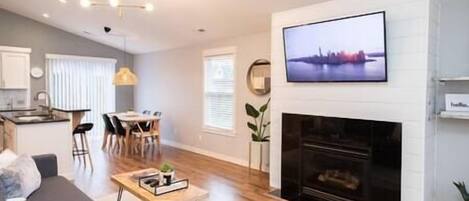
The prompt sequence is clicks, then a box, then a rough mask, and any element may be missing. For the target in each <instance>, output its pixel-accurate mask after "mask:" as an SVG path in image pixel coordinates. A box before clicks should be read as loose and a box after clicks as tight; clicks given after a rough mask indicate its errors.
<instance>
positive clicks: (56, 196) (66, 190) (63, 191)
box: [28, 176, 92, 201]
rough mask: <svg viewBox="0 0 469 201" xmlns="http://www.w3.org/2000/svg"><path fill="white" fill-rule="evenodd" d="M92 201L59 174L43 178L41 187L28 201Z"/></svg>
mask: <svg viewBox="0 0 469 201" xmlns="http://www.w3.org/2000/svg"><path fill="white" fill-rule="evenodd" d="M56 200H57V201H58V200H66V201H92V200H91V198H89V197H88V196H87V195H85V194H84V193H83V192H81V191H80V189H78V188H77V187H76V186H75V185H74V184H73V183H71V182H70V181H68V180H67V179H66V178H64V177H61V176H57V177H49V178H45V179H42V183H41V187H40V188H39V189H38V190H37V191H36V192H34V193H33V194H31V196H29V198H28V201H56Z"/></svg>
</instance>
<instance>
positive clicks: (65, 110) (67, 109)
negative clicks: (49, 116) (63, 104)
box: [40, 105, 91, 112]
mask: <svg viewBox="0 0 469 201" xmlns="http://www.w3.org/2000/svg"><path fill="white" fill-rule="evenodd" d="M40 106H41V107H43V108H47V106H45V105H40ZM52 109H53V110H56V111H60V112H89V111H91V109H88V108H60V107H52Z"/></svg>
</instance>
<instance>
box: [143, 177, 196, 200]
mask: <svg viewBox="0 0 469 201" xmlns="http://www.w3.org/2000/svg"><path fill="white" fill-rule="evenodd" d="M138 186H139V187H140V188H143V189H145V190H147V191H148V192H150V193H152V194H153V195H155V196H159V195H163V194H166V193H171V192H174V191H178V190H182V189H187V188H189V179H176V180H173V181H171V184H169V185H167V184H162V183H161V182H160V181H159V175H158V174H154V175H148V176H143V177H140V178H139V179H138Z"/></svg>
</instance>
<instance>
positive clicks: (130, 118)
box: [108, 112, 160, 155]
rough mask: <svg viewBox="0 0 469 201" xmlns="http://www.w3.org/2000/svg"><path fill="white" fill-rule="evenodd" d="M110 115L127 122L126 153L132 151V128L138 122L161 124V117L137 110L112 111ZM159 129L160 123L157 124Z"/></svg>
mask: <svg viewBox="0 0 469 201" xmlns="http://www.w3.org/2000/svg"><path fill="white" fill-rule="evenodd" d="M108 116H109V117H112V116H117V118H118V119H119V120H120V121H121V122H122V123H124V124H125V141H126V143H125V146H124V154H125V155H127V154H128V153H129V152H130V145H131V144H132V143H133V142H132V138H131V135H132V128H134V126H135V125H137V124H138V123H142V122H143V123H144V122H151V121H155V123H157V124H159V120H160V117H158V116H154V115H145V114H141V113H137V112H122V113H110V114H108ZM157 128H158V129H159V125H158V126H157Z"/></svg>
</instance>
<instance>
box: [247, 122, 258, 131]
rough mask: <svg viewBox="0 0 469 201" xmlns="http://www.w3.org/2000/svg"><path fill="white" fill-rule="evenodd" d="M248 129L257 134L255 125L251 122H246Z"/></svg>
mask: <svg viewBox="0 0 469 201" xmlns="http://www.w3.org/2000/svg"><path fill="white" fill-rule="evenodd" d="M248 127H249V128H250V129H251V130H252V131H254V132H257V130H258V129H257V126H256V125H255V124H253V123H251V122H248Z"/></svg>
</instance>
